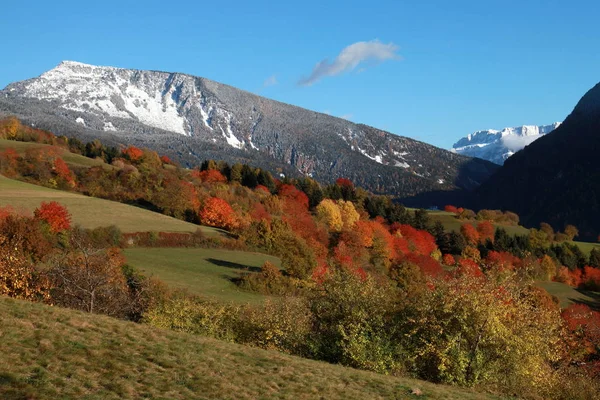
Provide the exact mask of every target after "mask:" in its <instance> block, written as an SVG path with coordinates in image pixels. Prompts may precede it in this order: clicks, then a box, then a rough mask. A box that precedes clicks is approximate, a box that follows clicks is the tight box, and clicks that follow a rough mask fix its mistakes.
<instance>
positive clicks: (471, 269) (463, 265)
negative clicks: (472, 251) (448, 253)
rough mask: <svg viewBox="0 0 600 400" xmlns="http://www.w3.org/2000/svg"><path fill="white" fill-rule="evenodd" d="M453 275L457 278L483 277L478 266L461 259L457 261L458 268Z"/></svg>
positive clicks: (473, 262)
mask: <svg viewBox="0 0 600 400" xmlns="http://www.w3.org/2000/svg"><path fill="white" fill-rule="evenodd" d="M455 275H456V276H457V277H464V276H471V277H474V278H482V277H483V276H484V275H483V272H481V268H479V265H478V264H477V263H476V262H475V261H473V260H470V259H468V258H461V259H460V260H459V261H458V268H457V269H456V271H455Z"/></svg>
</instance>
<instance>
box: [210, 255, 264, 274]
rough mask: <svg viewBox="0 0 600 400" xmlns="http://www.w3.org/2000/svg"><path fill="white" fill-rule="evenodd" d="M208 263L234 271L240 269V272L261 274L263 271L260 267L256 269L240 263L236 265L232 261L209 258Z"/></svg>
mask: <svg viewBox="0 0 600 400" xmlns="http://www.w3.org/2000/svg"><path fill="white" fill-rule="evenodd" d="M206 261H208V262H209V263H211V264H214V265H218V266H219V267H226V268H233V269H239V270H243V271H249V272H260V271H261V269H260V268H259V267H254V266H252V265H244V264H239V263H235V262H231V261H225V260H218V259H216V258H207V259H206Z"/></svg>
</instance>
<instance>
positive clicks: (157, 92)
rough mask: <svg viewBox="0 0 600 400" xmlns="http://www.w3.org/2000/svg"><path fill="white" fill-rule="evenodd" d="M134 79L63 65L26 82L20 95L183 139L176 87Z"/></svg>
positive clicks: (132, 74) (130, 74)
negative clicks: (178, 136)
mask: <svg viewBox="0 0 600 400" xmlns="http://www.w3.org/2000/svg"><path fill="white" fill-rule="evenodd" d="M137 78H139V77H138V76H137V71H135V70H126V69H121V68H114V67H96V66H93V65H88V64H82V63H79V62H74V61H63V62H62V63H60V64H59V65H58V66H57V67H56V68H54V69H52V70H50V71H48V72H45V73H43V74H42V75H41V76H40V77H39V78H38V79H33V80H30V81H29V82H27V83H26V84H25V86H24V93H23V94H24V95H25V96H28V97H34V98H37V99H40V100H59V101H60V102H61V107H63V108H65V109H68V110H73V111H80V112H90V111H100V112H102V113H106V114H108V115H110V116H111V117H117V118H125V119H137V120H138V121H139V122H141V123H143V124H145V125H148V126H152V127H154V128H160V129H164V130H168V131H172V132H176V133H179V134H182V135H185V134H186V131H185V129H184V125H185V119H184V118H183V117H182V116H181V115H179V111H178V109H177V103H176V101H175V98H176V90H177V87H176V85H170V86H169V87H153V86H154V85H152V82H144V81H143V80H141V81H140V80H138V79H137Z"/></svg>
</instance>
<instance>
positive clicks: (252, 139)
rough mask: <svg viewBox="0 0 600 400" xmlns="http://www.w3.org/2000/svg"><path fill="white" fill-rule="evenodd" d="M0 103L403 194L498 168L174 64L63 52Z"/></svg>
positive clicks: (70, 124) (479, 177) (69, 125)
mask: <svg viewBox="0 0 600 400" xmlns="http://www.w3.org/2000/svg"><path fill="white" fill-rule="evenodd" d="M2 108H4V109H5V110H7V109H8V110H17V111H20V112H21V115H25V116H26V117H27V119H28V120H27V122H28V123H35V124H36V126H40V127H43V126H45V127H48V126H49V127H50V128H51V129H53V130H56V131H58V132H60V133H63V132H65V131H66V133H68V132H69V131H71V132H72V133H73V134H75V135H86V136H87V137H93V138H95V137H107V138H109V139H110V140H112V141H114V142H117V143H126V144H136V145H139V146H142V147H150V148H154V149H157V150H159V151H160V152H161V153H164V154H167V155H170V156H172V158H173V159H177V160H178V161H179V162H182V163H183V164H184V165H190V166H191V165H197V164H198V163H199V162H201V161H203V160H205V159H207V158H213V159H223V160H227V161H229V162H245V163H251V164H254V165H257V166H262V167H265V166H268V167H269V168H270V169H271V170H275V169H278V168H279V169H282V171H286V173H287V172H289V171H292V173H296V174H303V175H308V176H311V177H314V178H315V179H321V180H323V181H333V180H335V179H337V178H338V177H340V176H344V177H348V178H349V179H351V180H353V181H355V182H356V183H359V184H363V185H365V186H367V187H370V188H373V189H375V190H378V191H383V190H385V191H387V192H390V193H395V194H400V193H402V194H403V195H406V196H408V195H410V196H414V195H416V194H418V193H421V192H425V191H432V192H433V191H435V192H437V191H446V190H450V191H451V190H454V189H456V188H461V189H467V190H470V189H473V188H474V187H475V186H477V185H478V184H479V183H480V182H482V181H483V180H484V179H486V178H487V177H488V176H489V174H490V173H491V172H492V171H494V170H495V168H496V167H495V166H494V165H491V163H487V162H484V161H482V160H472V159H469V158H467V157H463V156H460V155H457V154H453V153H451V152H449V151H446V150H442V149H439V148H435V147H433V146H430V145H427V144H425V143H421V142H417V141H415V140H412V139H409V138H405V137H401V136H397V135H392V134H390V133H388V132H384V131H381V130H378V129H375V128H372V127H368V126H365V125H360V124H355V123H353V122H351V121H347V120H344V119H341V118H335V117H332V116H330V115H325V114H322V113H317V112H314V111H310V110H306V109H303V108H300V107H295V106H292V105H289V104H284V103H280V102H277V101H273V100H269V99H266V98H264V97H260V96H257V95H255V94H252V93H248V92H245V91H243V90H240V89H237V88H234V87H231V86H228V85H224V84H221V83H218V82H213V81H210V80H208V79H205V78H201V77H196V76H192V75H187V74H181V73H169V72H160V71H145V70H134V69H123V68H115V67H101V66H94V65H89V64H84V63H80V62H75V61H63V62H61V63H60V64H59V65H58V66H56V67H55V68H53V69H51V70H49V71H48V72H45V73H43V74H42V75H41V76H39V77H37V78H33V79H29V80H26V81H21V82H15V83H13V84H10V85H9V86H7V87H6V88H5V89H4V90H2V91H1V92H0V113H1V112H2V111H3V110H2ZM12 113H13V114H15V112H14V111H13V112H12ZM56 128H58V130H57V129H56ZM47 129H49V128H47ZM467 165H468V167H466V166H467ZM367 168H368V170H369V171H370V173H371V174H369V175H366V174H365V173H364V172H365V170H366V169H367ZM383 188H384V189H383Z"/></svg>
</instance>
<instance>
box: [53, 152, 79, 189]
mask: <svg viewBox="0 0 600 400" xmlns="http://www.w3.org/2000/svg"><path fill="white" fill-rule="evenodd" d="M53 172H54V174H55V175H56V177H57V179H58V181H59V184H60V186H63V187H68V188H73V187H74V186H75V175H74V174H73V172H72V171H71V169H69V166H68V165H67V163H66V162H65V160H63V159H62V158H60V157H58V158H56V159H55V160H54V167H53Z"/></svg>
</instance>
